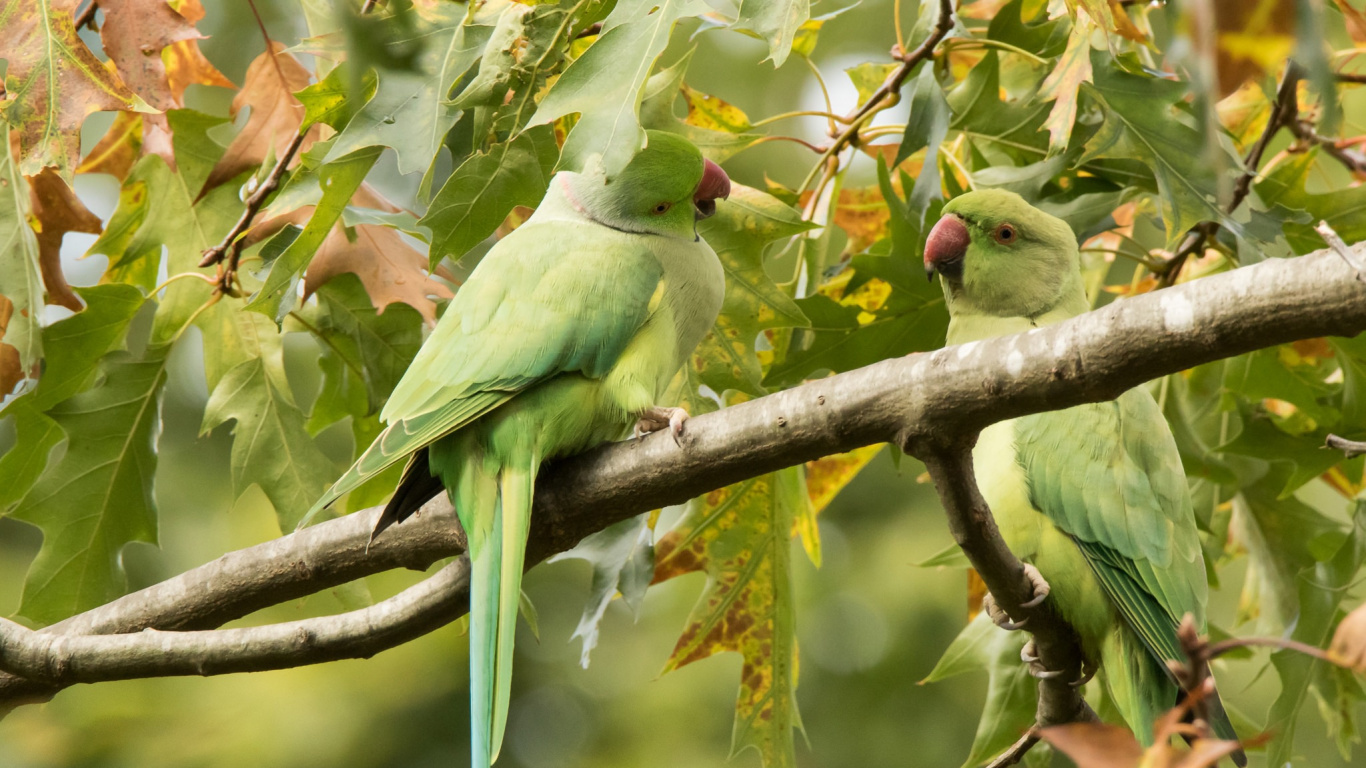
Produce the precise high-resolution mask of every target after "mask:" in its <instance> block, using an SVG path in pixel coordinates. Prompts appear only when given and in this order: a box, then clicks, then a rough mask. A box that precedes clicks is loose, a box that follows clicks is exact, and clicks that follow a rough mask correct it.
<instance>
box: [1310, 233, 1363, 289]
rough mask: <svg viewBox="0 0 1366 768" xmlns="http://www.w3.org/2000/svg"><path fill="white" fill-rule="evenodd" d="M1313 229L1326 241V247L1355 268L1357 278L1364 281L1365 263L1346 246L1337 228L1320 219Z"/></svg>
mask: <svg viewBox="0 0 1366 768" xmlns="http://www.w3.org/2000/svg"><path fill="white" fill-rule="evenodd" d="M1314 231H1315V232H1318V233H1319V237H1322V238H1323V241H1324V242H1325V243H1328V247H1329V249H1331V250H1332V251H1333V253H1336V254H1337V255H1339V256H1341V257H1342V260H1343V261H1345V262H1347V265H1348V266H1349V267H1351V268H1352V269H1354V270H1356V273H1357V279H1358V280H1360V281H1362V282H1366V264H1363V263H1362V261H1361V259H1360V258H1359V257H1358V256H1357V255H1356V254H1355V253H1353V252H1352V249H1351V248H1348V247H1347V243H1345V242H1343V240H1342V237H1341V236H1340V235H1338V233H1337V230H1335V229H1333V228H1332V227H1331V226H1329V224H1328V222H1326V221H1320V222H1319V224H1318V226H1317V227H1314Z"/></svg>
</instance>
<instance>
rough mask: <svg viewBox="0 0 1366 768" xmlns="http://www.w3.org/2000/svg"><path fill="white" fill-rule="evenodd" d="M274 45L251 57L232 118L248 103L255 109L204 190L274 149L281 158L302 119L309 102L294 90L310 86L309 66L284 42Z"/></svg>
mask: <svg viewBox="0 0 1366 768" xmlns="http://www.w3.org/2000/svg"><path fill="white" fill-rule="evenodd" d="M271 48H272V50H271V51H270V52H266V53H263V54H261V55H260V56H257V57H256V59H255V60H254V61H252V62H251V66H250V67H248V68H247V77H246V81H245V82H244V83H243V84H242V90H241V91H238V93H237V95H236V96H235V97H233V100H232V109H231V113H232V115H233V117H236V116H237V114H238V113H239V112H241V111H242V109H243V108H247V107H249V108H250V109H251V114H250V115H249V116H248V117H247V124H246V125H244V126H242V130H241V132H239V133H238V134H237V135H236V136H235V137H233V140H232V143H231V144H229V145H228V149H227V151H225V152H224V153H223V157H221V158H220V159H219V160H218V164H217V165H215V166H214V167H213V171H212V172H210V173H209V178H208V179H207V180H206V181H205V182H204V190H203V191H208V190H210V189H213V188H214V187H216V186H218V185H220V184H222V183H224V182H226V181H228V180H229V179H231V178H233V177H234V176H236V175H237V174H239V173H241V172H243V171H246V170H248V169H251V168H254V167H256V166H258V165H260V164H261V163H262V162H264V161H265V159H266V156H267V155H270V154H272V152H273V153H274V154H275V156H276V157H279V156H280V155H281V154H282V153H284V151H285V148H286V147H287V146H288V145H289V143H290V142H291V141H292V140H293V139H294V136H295V134H296V133H297V132H298V130H299V126H300V125H302V124H303V120H304V105H303V104H301V103H300V102H299V100H298V99H296V98H294V92H295V91H300V90H303V89H304V88H305V87H307V86H308V80H309V75H308V70H306V69H304V67H303V65H302V64H300V63H299V60H298V59H296V58H294V57H293V56H292V55H290V54H288V53H285V52H284V46H282V45H280V44H279V43H272V44H271ZM318 130H319V129H318V127H317V126H314V127H312V128H310V129H309V136H308V139H307V140H305V141H304V144H303V146H302V147H300V151H301V152H302V151H306V150H307V149H308V146H309V145H310V144H311V143H312V142H313V141H314V140H316V138H317V135H318ZM201 194H202V192H201Z"/></svg>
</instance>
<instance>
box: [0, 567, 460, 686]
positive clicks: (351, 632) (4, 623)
mask: <svg viewBox="0 0 1366 768" xmlns="http://www.w3.org/2000/svg"><path fill="white" fill-rule="evenodd" d="M469 599H470V563H469V559H468V558H466V557H464V556H462V557H460V558H459V559H457V560H456V561H455V562H453V563H451V564H450V565H448V566H446V567H445V568H442V569H441V570H440V571H438V572H437V573H436V575H434V576H432V577H431V578H429V579H427V580H425V581H423V582H421V583H420V584H417V585H416V586H413V587H409V588H408V589H406V590H404V591H403V592H400V593H399V594H397V595H395V596H394V597H391V598H389V599H388V600H384V601H381V602H378V603H375V604H374V605H372V606H370V607H369V608H363V609H361V610H358V611H351V612H350V613H343V614H338V615H335V616H324V617H320V618H315V619H304V620H302V621H291V622H286V623H283V624H268V625H265V626H260V627H246V628H242V629H218V630H204V631H193V632H162V631H158V630H155V629H146V630H143V631H142V632H137V633H132V634H123V635H58V634H47V633H43V632H35V631H33V630H31V629H28V628H26V627H24V626H23V625H20V624H16V623H14V622H12V621H9V620H8V619H0V670H4V671H5V672H8V673H10V674H12V675H22V676H24V677H26V678H28V679H30V680H37V681H41V682H44V683H48V684H50V685H59V686H65V685H72V684H75V683H97V682H104V681H108V680H129V679H133V678H141V677H169V676H178V675H222V674H228V673H233V672H262V671H265V670H272V669H284V668H287V667H297V666H300V665H303V664H316V663H320V662H324V661H335V660H337V659H355V658H369V657H371V656H373V655H375V654H376V653H379V652H380V651H383V650H387V649H389V648H392V647H394V646H395V645H400V644H402V643H406V642H408V641H410V640H413V639H415V638H417V637H420V636H422V635H425V634H427V633H428V632H431V631H433V630H434V629H436V628H438V627H440V626H442V625H444V624H447V623H449V622H451V621H454V620H455V619H457V618H459V617H460V616H463V615H464V614H465V613H466V612H468V610H469Z"/></svg>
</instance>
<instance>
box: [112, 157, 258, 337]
mask: <svg viewBox="0 0 1366 768" xmlns="http://www.w3.org/2000/svg"><path fill="white" fill-rule="evenodd" d="M198 192H199V190H198V189H197V188H194V187H191V186H189V185H188V183H187V179H186V178H185V177H184V176H183V175H182V174H180V173H175V172H173V171H172V170H171V169H170V167H169V166H167V165H166V161H165V160H163V159H161V157H159V156H157V155H147V156H146V157H143V158H142V159H141V160H139V161H138V162H137V164H136V165H134V166H133V169H132V170H131V171H129V173H128V178H127V179H125V180H124V183H123V187H122V188H121V189H120V191H119V204H118V207H117V208H116V209H115V210H114V213H113V215H112V216H110V219H109V223H108V225H107V226H106V227H105V231H104V234H102V235H101V236H100V238H99V239H98V240H96V241H95V244H94V245H92V246H90V250H89V252H88V253H90V254H93V253H102V254H105V255H107V256H108V257H109V266H108V268H107V269H106V271H105V275H104V277H103V278H102V280H103V281H104V282H123V283H129V284H131V285H136V286H138V287H140V288H142V289H143V290H147V291H150V290H151V289H152V287H153V284H154V283H155V282H156V280H157V275H158V274H159V273H160V270H161V268H162V264H163V260H162V255H161V254H162V249H163V248H164V249H165V251H166V258H165V261H164V263H165V269H166V272H167V273H168V274H171V275H178V274H182V273H186V272H196V273H198V274H201V275H204V276H206V277H211V276H212V275H213V270H212V269H200V268H199V260H200V259H201V258H202V257H203V253H204V251H205V250H207V249H208V248H209V247H210V246H211V245H216V244H217V243H218V241H219V240H221V239H222V238H223V236H224V235H225V234H227V231H228V230H229V229H230V228H231V227H232V225H233V223H234V222H236V221H237V219H238V217H239V216H240V215H241V211H242V204H241V201H240V200H238V199H237V190H236V189H234V188H232V185H222V186H220V187H218V188H215V189H214V190H212V191H211V192H209V193H208V194H206V195H205V196H204V198H203V199H202V200H198V201H197V202H196V200H195V198H196V195H198ZM212 291H213V289H212V287H211V286H209V284H208V283H206V282H204V281H203V280H176V281H174V282H172V283H170V284H168V285H167V286H166V288H165V294H164V295H163V297H162V299H161V303H160V304H159V305H158V307H157V313H156V317H155V318H154V319H153V322H152V340H151V343H153V344H165V343H169V342H171V341H173V340H174V339H175V338H176V337H177V336H178V335H179V334H180V332H181V330H183V328H184V326H185V323H186V322H187V321H188V320H189V318H190V316H191V315H192V314H193V313H194V311H195V310H196V309H198V308H199V307H200V306H202V305H203V304H204V303H205V302H206V301H208V299H209V296H210V295H211V294H212Z"/></svg>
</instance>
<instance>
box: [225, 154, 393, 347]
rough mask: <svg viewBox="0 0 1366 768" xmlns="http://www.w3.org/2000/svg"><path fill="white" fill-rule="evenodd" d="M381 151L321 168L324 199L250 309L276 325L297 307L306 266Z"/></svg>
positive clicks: (278, 263)
mask: <svg viewBox="0 0 1366 768" xmlns="http://www.w3.org/2000/svg"><path fill="white" fill-rule="evenodd" d="M379 153H380V150H379V149H377V148H370V149H363V150H360V151H358V152H355V153H354V154H350V155H347V156H346V157H343V158H342V159H340V160H336V161H334V162H329V163H328V164H327V165H324V166H323V167H322V168H320V169H318V175H317V179H318V184H319V185H320V186H321V187H322V191H323V195H322V198H321V199H320V200H318V204H317V206H315V207H314V209H313V215H312V217H310V218H309V220H308V224H306V225H304V229H303V231H302V232H300V233H299V235H298V237H296V238H295V239H294V241H293V242H291V243H290V244H289V247H288V248H286V249H285V250H284V252H283V253H281V254H280V256H279V258H277V259H275V263H274V264H272V265H271V267H270V274H268V275H267V276H266V280H265V284H263V285H262V286H261V289H260V290H258V291H257V292H256V293H255V295H253V296H252V297H251V300H250V301H248V302H247V309H250V310H253V311H256V312H260V313H261V314H263V315H265V316H267V317H269V318H272V319H273V320H275V322H276V324H279V323H281V322H283V321H284V318H285V315H287V314H289V311H290V310H291V309H293V308H294V302H295V300H296V298H297V293H298V288H299V278H300V277H302V276H303V271H304V268H305V267H307V266H308V262H310V261H312V260H313V255H314V254H315V253H317V252H318V247H319V246H321V245H322V243H323V240H325V239H327V235H328V233H330V232H331V231H332V227H334V226H336V224H337V220H338V219H340V218H341V215H342V211H344V210H345V209H346V206H347V204H348V203H350V202H351V196H352V195H354V194H355V193H356V190H357V189H359V188H360V185H361V182H362V181H365V175H366V174H367V173H369V172H370V168H371V166H373V165H374V164H375V161H376V160H378V159H379Z"/></svg>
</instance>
